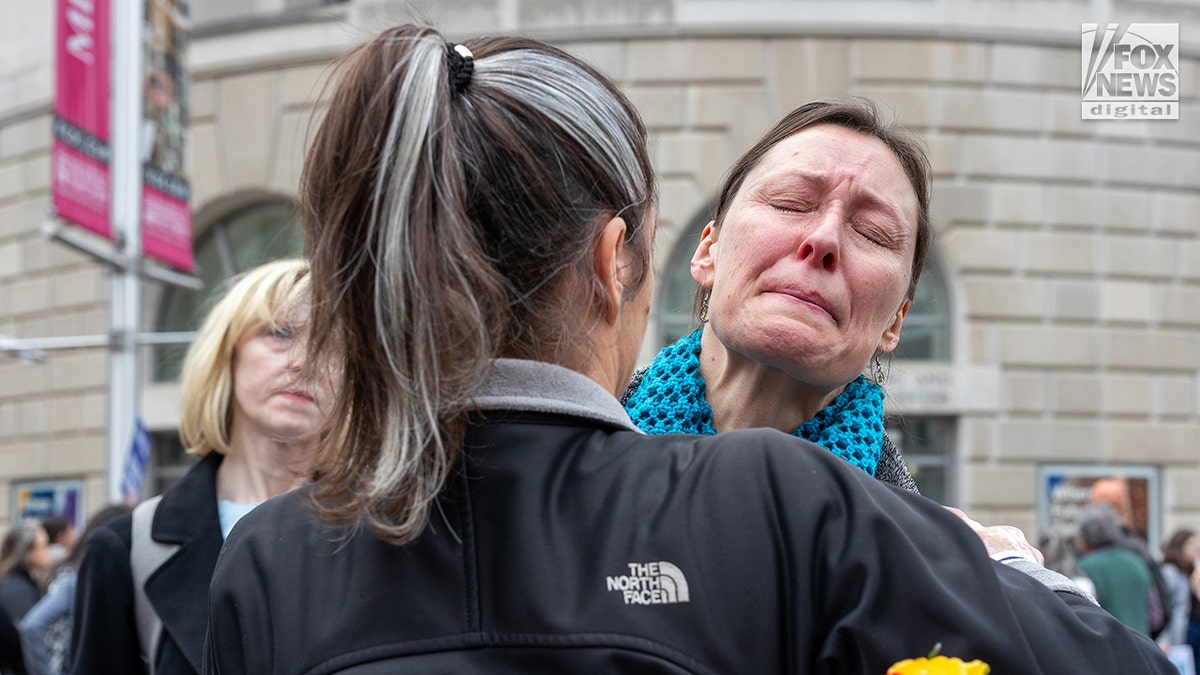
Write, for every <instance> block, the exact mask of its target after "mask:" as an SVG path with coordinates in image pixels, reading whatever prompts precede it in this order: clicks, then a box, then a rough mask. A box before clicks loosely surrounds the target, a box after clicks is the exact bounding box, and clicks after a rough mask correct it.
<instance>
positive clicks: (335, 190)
mask: <svg viewBox="0 0 1200 675" xmlns="http://www.w3.org/2000/svg"><path fill="white" fill-rule="evenodd" d="M341 65H342V71H341V74H340V78H339V79H338V80H337V82H336V84H335V85H334V89H333V92H332V95H331V96H330V99H329V106H328V108H327V110H326V112H325V115H324V120H323V122H322V124H321V127H320V130H319V131H318V132H317V134H316V137H315V140H314V143H313V146H312V148H311V149H310V151H309V153H308V158H307V160H306V165H305V168H304V173H303V179H302V185H301V195H302V203H303V216H304V222H305V229H306V245H307V246H308V247H309V253H310V256H311V264H312V298H313V304H312V307H313V315H312V318H311V321H310V325H311V326H312V328H313V334H314V343H313V345H312V346H311V351H310V352H309V354H310V357H311V356H314V355H315V356H317V357H318V358H319V359H320V358H324V359H330V358H336V359H337V360H338V361H340V362H342V363H343V364H344V371H343V372H344V379H343V390H342V391H343V393H342V396H341V398H340V399H339V401H338V402H337V405H336V409H335V411H334V412H333V414H332V415H331V417H330V418H329V420H328V421H327V423H326V426H327V427H328V428H327V429H326V430H325V433H323V434H321V435H320V438H322V439H323V440H322V443H321V446H320V449H319V455H318V458H317V460H316V465H315V475H316V478H315V480H314V482H313V484H312V485H310V486H307V487H305V488H302V489H301V490H298V491H295V492H292V493H290V494H288V495H284V496H282V497H280V498H277V499H274V500H271V501H270V502H268V503H266V504H263V505H262V506H260V507H258V508H257V509H255V510H254V511H253V512H252V513H250V514H248V515H247V516H246V517H245V518H244V519H243V520H242V521H241V522H240V523H239V525H238V528H237V529H236V530H235V531H234V532H233V533H232V534H231V535H230V537H229V539H228V541H227V542H226V545H225V548H224V549H223V550H222V553H221V557H220V559H219V560H218V561H217V568H216V571H215V573H214V577H213V585H212V588H211V592H210V596H209V598H210V606H209V630H208V638H207V643H206V646H205V664H206V665H205V671H206V672H208V673H222V674H241V673H256V674H257V673H334V672H355V673H367V672H371V673H385V672H387V673H392V672H412V673H618V672H627V673H685V672H687V673H783V672H796V673H835V672H836V673H864V674H866V673H870V674H871V675H879V674H881V673H884V672H887V668H888V666H889V664H893V663H896V662H897V661H900V660H902V659H905V658H907V657H913V656H919V655H922V654H926V653H928V651H929V649H930V647H932V646H933V645H934V644H935V643H937V642H941V644H942V653H943V654H946V655H950V656H956V657H963V658H968V659H971V658H978V659H983V660H986V661H988V662H990V663H991V664H992V667H993V669H994V672H998V673H1034V672H1052V673H1072V672H1088V673H1117V672H1139V673H1153V672H1161V673H1167V672H1170V671H1169V668H1170V664H1169V663H1167V662H1166V660H1165V658H1164V657H1163V656H1162V653H1161V651H1159V650H1158V648H1157V647H1155V646H1154V645H1153V644H1152V643H1150V642H1149V641H1148V640H1144V639H1142V638H1139V636H1137V635H1136V634H1133V633H1132V632H1130V631H1128V630H1127V629H1126V628H1125V627H1124V626H1122V625H1121V624H1120V623H1118V622H1117V621H1115V620H1113V619H1112V618H1111V617H1108V616H1107V615H1106V614H1105V613H1104V611H1103V610H1102V609H1100V608H1099V607H1097V606H1096V605H1094V604H1093V603H1092V602H1091V601H1090V600H1089V599H1087V598H1085V597H1082V596H1081V595H1079V591H1078V588H1077V587H1075V586H1074V585H1073V584H1071V583H1070V582H1069V581H1068V580H1066V579H1064V578H1062V577H1060V576H1057V575H1055V574H1054V573H1052V572H1049V571H1047V570H1045V569H1044V568H1042V567H1040V566H1039V565H1037V564H1036V563H1033V562H1030V561H1029V560H1028V559H1026V557H1025V555H1026V554H1028V555H1031V554H1030V550H1031V549H1029V547H1028V544H1027V543H1024V540H1023V539H1021V540H1020V541H1011V542H1009V543H1010V548H1011V549H1013V551H1012V552H1013V553H1014V555H1013V557H1014V558H1018V559H1020V561H1021V563H1023V565H1022V564H1020V563H1014V564H1013V565H1011V566H1006V565H995V564H993V563H992V561H991V560H989V557H988V553H987V551H986V550H985V548H984V547H983V546H981V545H980V538H979V537H977V536H976V535H975V534H974V533H973V532H972V530H971V528H969V527H967V526H966V525H964V523H963V521H962V520H960V519H959V518H958V517H957V516H956V515H954V514H952V513H950V512H949V511H947V510H946V509H943V508H942V507H940V506H938V505H937V504H934V503H933V502H930V501H927V500H925V499H923V498H921V497H919V496H916V495H913V494H911V493H905V492H902V491H899V490H894V489H892V488H890V487H888V486H885V485H883V484H881V483H879V482H878V481H875V480H874V479H872V478H871V477H870V476H868V475H867V474H866V473H864V472H862V471H859V470H858V469H855V468H853V467H851V466H850V465H849V464H847V463H846V462H843V461H841V460H839V459H837V458H835V457H834V456H833V455H831V454H829V453H827V452H825V451H824V450H821V449H820V448H818V447H817V446H815V445H813V444H811V443H809V442H807V441H804V440H800V439H798V438H795V437H792V436H788V435H786V434H783V433H779V432H777V431H774V430H766V429H754V430H741V431H735V432H731V433H728V434H718V435H715V436H684V435H666V436H647V435H645V434H642V433H641V432H639V431H638V430H637V428H636V427H634V426H633V424H632V423H631V422H630V419H629V416H628V415H627V414H626V413H625V411H624V409H623V408H622V407H621V405H620V404H619V403H618V402H617V399H616V394H618V393H620V392H621V391H623V390H624V389H625V386H626V383H627V382H628V380H629V377H630V375H631V373H632V372H633V368H634V364H635V360H636V358H637V354H638V351H639V348H640V345H641V341H642V336H643V333H644V332H645V328H646V322H647V316H648V312H649V307H650V295H651V288H652V285H653V281H652V271H651V265H650V258H651V242H652V239H653V235H654V206H655V192H654V176H653V173H652V170H651V167H650V162H649V157H648V153H647V148H646V132H645V129H644V128H643V125H642V123H641V121H640V120H639V118H638V115H637V113H636V112H635V110H634V109H633V108H632V106H631V105H630V103H629V102H628V100H627V99H626V98H625V97H624V96H623V95H622V94H621V93H620V91H619V90H618V89H617V88H616V86H615V85H614V84H613V83H612V82H610V81H609V80H608V79H607V78H605V77H604V76H602V75H601V74H599V73H598V72H597V71H596V70H594V69H593V68H591V67H590V66H588V65H587V64H585V63H583V62H582V61H580V60H579V59H577V58H575V57H573V56H571V55H569V54H567V53H565V52H563V51H561V50H559V49H557V48H555V47H552V46H549V45H547V44H544V43H540V42H537V41H534V40H530V39H523V38H516V37H483V38H478V39H473V40H469V41H467V42H466V43H464V44H451V43H448V42H447V41H446V40H445V38H443V37H442V36H441V35H439V34H438V33H437V32H436V31H435V30H433V29H432V28H428V27H422V26H411V25H406V26H400V27H396V28H393V29H390V30H387V31H385V32H383V33H382V34H380V35H378V36H377V37H375V38H373V39H371V40H369V41H368V42H366V43H365V44H363V45H361V46H359V47H358V48H356V49H354V50H353V51H352V52H351V53H350V54H349V55H348V56H347V57H345V60H344V61H343V63H342V64H341ZM318 362H319V361H318ZM1022 545H1023V546H1024V547H1025V549H1024V550H1023V549H1022V548H1021V547H1022ZM885 563H886V565H887V566H888V567H889V568H891V567H894V568H895V569H896V571H897V573H896V574H892V573H890V570H889V569H887V568H885ZM1022 567H1024V569H1021V568H1022ZM1056 596H1057V597H1056ZM1139 640H1142V641H1139Z"/></svg>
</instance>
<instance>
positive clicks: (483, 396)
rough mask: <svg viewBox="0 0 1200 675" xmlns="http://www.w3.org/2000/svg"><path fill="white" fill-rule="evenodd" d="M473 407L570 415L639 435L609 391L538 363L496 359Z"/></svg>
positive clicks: (555, 367)
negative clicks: (604, 423)
mask: <svg viewBox="0 0 1200 675" xmlns="http://www.w3.org/2000/svg"><path fill="white" fill-rule="evenodd" d="M475 404H476V405H477V406H479V408H480V409H482V410H519V411H531V412H546V413H558V414H563V415H572V416H575V417H583V418H587V419H592V420H597V421H601V422H606V423H608V424H612V425H615V426H618V427H620V428H622V429H628V430H630V431H636V432H638V433H642V432H641V430H639V429H638V428H637V427H636V426H634V425H633V422H631V421H630V420H629V414H628V413H626V412H625V409H624V408H622V407H621V404H620V403H619V402H618V401H617V399H616V397H614V396H613V395H612V392H609V391H605V389H604V388H603V387H601V386H600V385H599V384H597V383H596V382H595V380H592V379H591V378H589V377H586V376H584V375H582V374H580V373H577V372H575V371H573V370H570V369H567V368H563V367H562V366H556V365H554V364H552V363H544V362H541V361H524V360H520V359H496V360H495V361H493V362H492V369H491V371H490V372H489V373H488V375H487V379H486V380H485V381H484V383H483V386H482V387H481V388H480V393H479V395H477V396H476V397H475Z"/></svg>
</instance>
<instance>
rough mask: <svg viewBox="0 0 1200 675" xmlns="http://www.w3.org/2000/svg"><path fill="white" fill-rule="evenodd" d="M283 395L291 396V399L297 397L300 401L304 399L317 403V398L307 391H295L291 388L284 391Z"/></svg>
mask: <svg viewBox="0 0 1200 675" xmlns="http://www.w3.org/2000/svg"><path fill="white" fill-rule="evenodd" d="M283 395H284V396H286V397H288V398H291V399H295V400H298V401H304V402H305V403H315V402H316V399H315V398H313V396H312V394H310V393H308V392H306V391H295V390H290V389H289V390H288V391H285V392H283Z"/></svg>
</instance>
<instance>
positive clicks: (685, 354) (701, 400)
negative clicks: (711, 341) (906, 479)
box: [625, 331, 883, 476]
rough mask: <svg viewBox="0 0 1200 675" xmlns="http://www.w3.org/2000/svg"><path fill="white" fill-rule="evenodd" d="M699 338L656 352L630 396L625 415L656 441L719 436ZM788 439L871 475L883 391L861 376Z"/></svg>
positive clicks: (880, 435)
mask: <svg viewBox="0 0 1200 675" xmlns="http://www.w3.org/2000/svg"><path fill="white" fill-rule="evenodd" d="M700 333H701V331H696V332H695V333H692V334H691V335H687V336H684V337H683V338H680V340H679V341H678V342H676V343H675V344H673V345H670V346H668V347H665V348H664V349H663V350H662V351H661V352H659V353H658V356H656V357H654V361H652V362H651V363H650V366H649V368H647V369H646V372H645V374H644V375H643V376H642V380H641V382H640V383H639V384H638V385H637V389H636V390H635V391H633V392H632V393H631V394H630V395H629V399H628V400H627V401H626V402H625V410H626V411H628V412H629V417H630V419H632V420H633V423H634V424H636V425H637V426H638V428H640V429H641V430H642V431H645V432H646V433H648V434H653V435H655V436H659V435H662V434H703V435H711V434H715V433H717V432H716V429H714V428H713V416H712V408H711V407H709V405H708V401H707V400H705V397H704V392H705V386H704V379H703V378H701V377H700ZM792 434H793V435H795V436H798V437H799V438H803V439H806V440H809V441H812V442H813V443H816V444H818V445H820V446H822V447H824V448H826V449H828V450H829V451H830V452H832V453H833V454H835V455H837V456H838V457H841V458H842V459H844V460H846V461H847V462H850V463H851V464H853V465H854V466H857V467H858V468H860V469H862V470H863V471H865V472H867V474H868V475H871V476H874V475H875V467H876V465H877V464H879V454H880V451H881V448H882V447H883V390H882V389H880V388H879V387H878V386H877V385H875V384H874V383H873V382H868V381H867V378H866V377H863V376H862V375H859V376H858V378H856V379H855V380H854V381H853V382H851V383H850V384H849V385H848V386H847V387H846V389H845V390H844V391H843V392H842V393H841V394H838V396H837V398H835V399H834V400H833V402H832V403H830V404H829V405H828V406H826V407H825V408H823V409H821V411H820V412H818V413H817V415H816V417H813V418H812V419H811V420H809V421H807V422H805V423H804V424H802V425H800V428H799V429H796V430H795V431H794V432H792Z"/></svg>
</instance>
